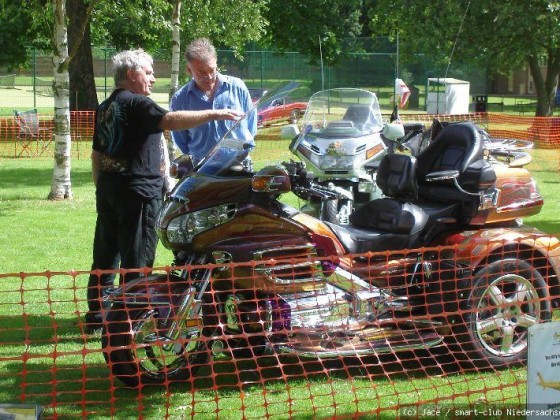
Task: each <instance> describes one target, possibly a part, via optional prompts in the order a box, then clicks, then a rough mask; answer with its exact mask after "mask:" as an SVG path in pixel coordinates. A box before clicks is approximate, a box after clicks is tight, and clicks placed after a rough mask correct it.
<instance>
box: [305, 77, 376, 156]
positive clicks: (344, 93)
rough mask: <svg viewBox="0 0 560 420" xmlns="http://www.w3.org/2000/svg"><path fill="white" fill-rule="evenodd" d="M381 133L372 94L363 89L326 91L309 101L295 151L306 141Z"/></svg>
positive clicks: (341, 138)
mask: <svg viewBox="0 0 560 420" xmlns="http://www.w3.org/2000/svg"><path fill="white" fill-rule="evenodd" d="M382 129H383V119H382V116H381V109H380V107H379V101H378V100H377V96H376V95H375V93H373V92H369V91H367V90H363V89H349V88H338V89H328V90H324V91H321V92H318V93H316V94H314V95H313V96H312V97H311V99H310V100H309V103H308V106H307V110H306V112H305V115H304V116H303V119H302V122H301V134H300V136H299V138H298V140H297V143H296V144H295V147H297V145H298V144H299V142H301V141H302V140H303V139H304V138H306V137H321V138H337V139H340V140H344V139H345V138H355V137H361V136H367V135H370V134H372V133H376V132H380V131H381V130H382Z"/></svg>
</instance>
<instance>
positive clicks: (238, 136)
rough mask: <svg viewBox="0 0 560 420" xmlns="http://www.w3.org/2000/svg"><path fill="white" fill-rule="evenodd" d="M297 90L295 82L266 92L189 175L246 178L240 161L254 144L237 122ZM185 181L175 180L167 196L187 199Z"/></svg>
mask: <svg viewBox="0 0 560 420" xmlns="http://www.w3.org/2000/svg"><path fill="white" fill-rule="evenodd" d="M297 87H299V83H297V82H288V83H281V84H279V85H277V86H276V87H274V88H273V89H271V90H270V91H269V92H266V94H265V95H264V96H263V97H262V98H261V99H260V100H259V101H257V103H255V104H254V105H253V108H252V109H251V110H250V111H249V112H247V114H246V115H244V116H243V117H242V118H241V119H240V120H238V122H237V123H235V124H233V125H232V127H231V128H230V129H229V131H228V132H227V133H226V134H225V135H224V136H223V137H222V138H221V139H220V140H219V141H218V143H216V145H215V146H214V147H213V148H212V149H211V150H210V152H208V154H207V155H206V156H205V157H204V159H202V160H201V161H200V163H199V164H198V165H197V166H196V168H194V171H193V172H192V173H197V174H204V175H208V176H214V177H235V176H247V171H245V170H244V166H243V161H244V160H245V159H246V158H247V157H248V156H249V152H250V151H251V150H252V149H253V147H254V145H253V141H252V139H250V138H247V135H248V133H247V131H246V130H245V129H243V128H242V126H241V124H239V122H240V121H241V120H242V119H244V118H246V117H247V116H248V115H249V114H251V113H252V112H256V109H257V107H258V106H259V104H260V103H261V102H267V101H273V100H274V99H276V98H281V97H284V96H285V95H287V94H288V93H289V92H291V91H293V90H294V89H296V88H297ZM189 178H190V177H188V176H187V177H185V178H183V179H182V180H181V181H179V183H178V184H177V186H176V187H175V189H174V190H173V192H172V193H171V197H172V198H177V199H179V200H184V199H186V198H187V195H188V193H189V191H190V188H191V186H190V183H189Z"/></svg>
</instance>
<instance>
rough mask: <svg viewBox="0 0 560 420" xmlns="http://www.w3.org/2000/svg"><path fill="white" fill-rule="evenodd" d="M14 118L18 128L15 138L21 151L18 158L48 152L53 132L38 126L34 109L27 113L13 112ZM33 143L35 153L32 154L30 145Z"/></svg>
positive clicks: (37, 118)
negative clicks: (25, 154)
mask: <svg viewBox="0 0 560 420" xmlns="http://www.w3.org/2000/svg"><path fill="white" fill-rule="evenodd" d="M14 118H15V120H16V123H17V125H18V127H19V132H18V134H17V137H18V139H19V143H20V145H21V150H20V152H19V154H18V156H21V155H22V154H24V153H27V155H28V156H41V155H42V154H43V153H44V152H45V151H47V152H49V153H51V155H52V152H50V151H49V150H48V147H49V146H50V144H51V142H52V140H53V132H52V129H51V128H49V127H41V126H40V124H39V116H38V115H37V110H36V109H30V110H29V111H18V110H14ZM33 143H35V144H36V145H37V147H36V153H34V152H33V149H32V145H33Z"/></svg>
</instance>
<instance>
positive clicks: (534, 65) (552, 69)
mask: <svg viewBox="0 0 560 420" xmlns="http://www.w3.org/2000/svg"><path fill="white" fill-rule="evenodd" d="M527 61H528V63H529V69H530V72H531V76H532V77H533V82H534V83H535V90H536V93H537V111H536V113H535V116H537V117H549V116H551V115H552V113H553V110H554V99H555V97H556V86H557V84H558V74H559V73H560V67H559V65H558V60H557V59H555V57H554V53H553V52H550V51H549V54H548V63H547V68H546V70H547V71H546V78H545V77H544V76H543V74H542V72H541V68H540V66H539V60H538V57H536V56H530V57H529V58H528V60H527Z"/></svg>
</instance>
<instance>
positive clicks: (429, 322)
mask: <svg viewBox="0 0 560 420" xmlns="http://www.w3.org/2000/svg"><path fill="white" fill-rule="evenodd" d="M436 132H437V133H436ZM431 133H432V134H434V136H433V138H432V136H431V134H430V135H429V136H425V137H424V138H423V143H424V144H423V146H422V147H421V148H422V149H423V150H422V151H420V152H419V153H418V155H417V156H412V155H409V154H398V153H389V154H387V155H386V156H385V157H384V158H383V159H382V160H381V162H380V164H379V168H378V172H377V179H376V182H377V185H378V187H379V188H380V189H381V190H382V192H383V195H384V197H382V198H378V199H374V200H372V201H370V202H369V203H366V204H364V205H363V206H362V207H360V208H359V209H357V210H356V211H355V212H354V213H352V214H351V216H350V223H349V224H348V225H340V224H335V223H330V222H326V221H321V220H319V219H317V218H315V217H312V216H310V215H308V214H305V213H303V212H300V211H299V210H298V209H295V208H293V207H290V206H289V205H286V204H284V203H283V202H281V201H280V200H279V197H280V196H281V195H282V194H284V193H287V192H290V191H292V192H295V193H296V194H298V195H299V194H309V195H316V196H317V197H320V198H321V197H322V199H328V198H329V194H328V192H325V190H324V188H322V187H321V186H320V185H316V184H315V183H314V182H313V178H314V176H313V174H310V173H308V172H307V171H306V169H305V167H304V165H303V164H301V163H296V162H284V163H283V164H281V165H278V166H267V167H265V168H263V169H261V170H259V171H258V172H256V173H252V172H247V171H246V170H245V168H244V167H243V165H242V164H241V162H242V161H243V159H244V158H245V156H246V155H247V150H248V147H249V145H248V144H247V143H246V142H245V141H244V139H242V138H235V136H234V135H227V136H226V137H224V138H223V139H222V140H221V141H220V142H219V143H218V144H217V145H216V147H215V148H214V149H213V150H212V152H211V153H210V154H209V155H208V156H207V157H206V158H205V159H204V160H203V161H202V162H201V163H200V164H199V165H198V166H196V167H194V168H193V167H192V164H189V158H188V157H183V158H182V163H181V164H180V165H181V167H182V168H185V169H184V172H183V177H182V179H181V180H180V182H179V183H178V185H177V186H176V187H175V189H174V190H173V192H172V193H171V195H170V196H169V197H168V198H167V200H166V201H165V203H164V206H163V208H162V210H161V212H160V214H159V217H158V222H157V226H158V231H159V237H160V239H161V241H162V243H163V244H164V245H165V247H167V248H169V249H171V250H173V252H174V254H175V261H174V263H173V265H174V266H175V270H174V271H173V272H171V273H168V274H161V275H159V274H154V275H151V276H148V277H145V278H140V279H136V280H134V281H131V282H128V283H126V284H124V285H122V286H120V287H119V288H116V289H115V290H113V291H112V292H111V294H110V296H109V299H110V301H111V307H110V310H109V311H108V315H107V319H106V322H105V326H104V329H103V334H102V347H103V352H104V355H105V358H106V360H107V362H108V366H109V368H110V369H111V372H112V374H113V375H115V376H117V377H118V378H119V379H120V380H121V381H122V382H124V383H125V384H127V385H128V386H138V385H140V384H167V383H168V382H176V381H184V380H186V379H187V378H188V377H189V376H190V375H192V374H193V373H194V372H195V371H196V370H197V369H198V368H200V367H201V366H204V364H206V363H207V362H208V361H209V359H210V358H211V357H212V356H213V355H217V354H223V353H225V354H229V355H231V356H232V357H234V358H236V357H247V356H250V357H256V356H259V355H262V354H267V353H275V354H291V355H297V356H298V357H300V358H302V359H305V358H307V359H328V358H340V357H347V356H366V355H378V354H380V353H387V352H398V351H403V350H415V349H420V348H427V349H433V348H436V347H438V346H440V345H441V344H442V343H443V342H444V341H445V342H446V343H452V345H451V346H450V347H449V348H450V349H452V351H455V352H457V353H458V354H460V355H461V356H463V357H464V356H465V355H466V356H467V357H469V358H470V360H472V361H473V363H475V364H477V365H480V366H493V367H500V366H506V365H510V364H515V363H519V362H522V361H524V360H525V359H526V357H527V339H528V329H529V327H530V326H531V325H534V324H537V323H540V322H546V321H549V320H550V318H551V312H552V309H553V307H554V305H556V304H557V299H558V296H559V284H558V270H559V269H560V265H559V264H560V243H559V241H558V240H557V239H556V238H554V237H551V236H550V235H547V234H545V233H543V232H540V231H538V230H537V229H534V228H531V227H527V226H523V225H522V224H521V222H520V220H521V218H523V217H525V216H529V215H532V214H535V213H537V212H538V211H539V210H540V208H541V206H542V205H543V199H542V197H541V195H540V194H539V192H538V189H537V187H536V184H535V181H534V180H533V178H532V177H531V175H530V173H529V172H528V171H527V170H526V169H525V168H523V167H522V165H521V164H519V165H516V164H515V161H516V160H517V162H519V159H520V160H523V159H527V158H526V157H524V156H522V155H521V153H522V152H518V151H517V150H516V149H515V150H512V151H510V152H511V153H509V152H507V150H506V149H507V148H505V147H504V154H508V153H509V158H508V159H505V161H503V162H502V161H498V160H496V159H494V158H491V157H490V156H489V154H488V153H487V151H486V150H485V147H484V146H485V144H487V142H485V141H484V139H483V135H482V134H481V131H480V130H479V128H478V127H476V126H475V125H474V124H472V123H469V122H462V123H456V124H449V125H447V126H440V127H438V128H437V130H432V132H431ZM516 153H518V154H517V155H515V154H516ZM523 153H526V152H523ZM514 155H515V156H514ZM440 348H441V347H440Z"/></svg>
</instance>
